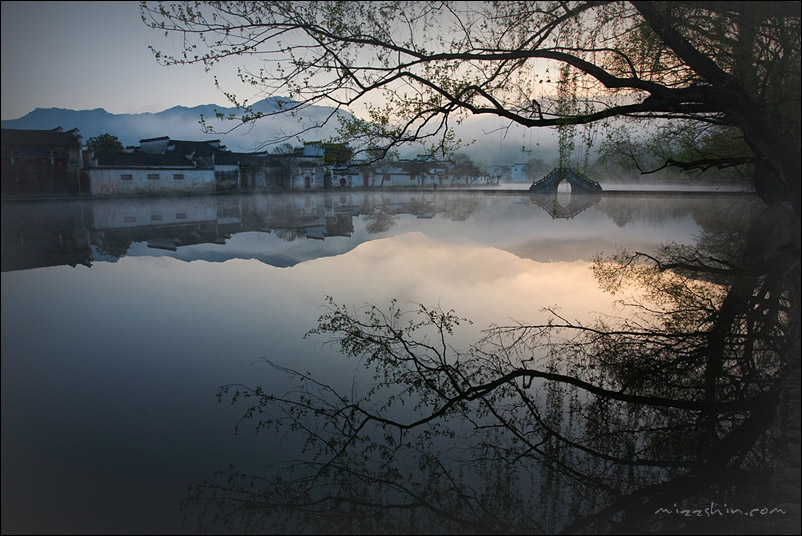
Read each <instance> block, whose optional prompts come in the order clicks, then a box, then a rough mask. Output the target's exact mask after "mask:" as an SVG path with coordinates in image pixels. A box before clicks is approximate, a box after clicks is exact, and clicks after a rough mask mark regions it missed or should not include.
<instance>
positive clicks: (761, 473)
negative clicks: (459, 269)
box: [187, 210, 800, 534]
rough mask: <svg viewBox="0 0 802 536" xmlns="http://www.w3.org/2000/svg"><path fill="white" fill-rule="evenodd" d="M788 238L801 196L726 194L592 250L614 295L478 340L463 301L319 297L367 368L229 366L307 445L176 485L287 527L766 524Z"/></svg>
mask: <svg viewBox="0 0 802 536" xmlns="http://www.w3.org/2000/svg"><path fill="white" fill-rule="evenodd" d="M799 256H800V249H799V224H798V219H797V218H796V217H795V216H792V215H786V214H785V213H783V212H782V211H767V210H758V211H756V212H749V211H733V212H730V213H729V214H728V215H727V216H726V217H723V218H718V219H715V220H714V219H712V218H711V219H710V220H708V221H707V225H706V226H705V227H704V233H703V235H702V236H700V237H699V240H698V241H697V243H696V244H693V245H678V244H666V245H665V246H664V247H662V248H661V249H660V250H658V251H656V252H654V253H642V252H634V251H625V250H622V251H619V252H618V253H616V254H614V255H611V256H605V257H598V258H597V260H596V262H595V264H594V270H595V273H596V277H597V280H598V282H599V283H600V285H601V286H602V287H603V288H604V289H606V290H607V291H609V292H612V293H615V294H618V295H620V296H621V302H620V303H621V307H622V310H621V312H620V313H619V314H618V315H616V316H600V317H599V318H597V319H596V320H595V321H591V322H581V321H578V320H574V319H572V318H570V317H567V316H563V315H562V314H561V312H560V311H559V310H558V309H550V310H549V311H548V312H549V313H550V319H549V320H548V321H546V322H543V323H540V324H516V323H513V324H511V325H508V326H496V327H492V328H491V329H490V330H489V331H488V332H487V333H486V334H485V336H484V337H483V338H482V339H481V340H479V341H478V342H477V343H475V344H473V345H471V346H468V347H463V346H460V345H459V344H453V342H452V338H451V334H452V332H453V330H454V329H456V328H457V327H458V326H459V325H461V324H462V323H464V322H466V321H467V320H466V319H461V318H460V317H459V316H457V315H456V314H455V313H454V312H453V311H449V310H443V309H441V308H439V307H430V306H419V307H418V308H416V309H415V308H412V309H411V310H410V309H409V308H408V307H407V306H403V305H399V303H398V302H397V301H395V300H393V301H391V302H390V304H389V305H387V306H384V305H380V306H371V305H369V306H365V307H363V308H356V309H355V308H354V307H353V306H352V305H350V304H345V305H342V304H338V303H336V302H335V301H333V300H329V301H328V303H327V310H326V312H325V313H324V314H323V315H322V316H321V317H320V319H319V323H318V327H317V328H316V329H313V330H312V331H311V332H310V333H309V335H310V336H313V337H320V340H322V341H326V342H329V343H332V344H334V345H337V346H338V347H339V348H340V350H341V352H342V354H343V355H344V356H348V357H350V358H353V359H356V360H358V361H359V363H360V366H361V367H365V368H367V369H368V371H369V372H370V373H372V380H373V381H372V382H368V383H367V384H366V385H360V384H357V383H354V384H352V385H351V386H350V388H349V389H347V390H340V389H337V388H336V387H334V386H333V385H332V383H331V382H329V381H328V380H327V378H325V377H324V376H321V375H319V374H315V373H314V372H300V371H297V370H294V369H292V368H288V367H285V366H280V365H278V364H273V367H274V368H275V371H276V372H277V373H281V374H284V375H286V376H287V377H288V378H289V379H290V382H291V385H292V388H291V389H290V390H289V391H284V390H279V391H277V390H265V389H263V388H261V387H258V386H255V385H242V384H235V385H226V386H224V387H222V388H221V391H220V397H221V398H223V399H229V398H231V399H232V401H233V402H238V401H240V402H241V401H243V400H244V401H245V404H246V408H247V409H246V411H245V417H244V419H246V420H247V419H248V418H253V419H254V421H255V426H256V427H257V428H261V427H267V428H274V429H275V430H276V431H277V432H287V431H293V432H295V433H297V434H299V435H300V437H301V438H302V439H303V440H304V442H305V445H306V449H305V453H306V457H305V458H304V459H302V460H298V459H297V458H296V459H295V461H293V462H291V463H288V464H287V465H286V466H282V467H280V470H279V471H278V472H277V473H274V474H272V475H271V474H267V475H265V474H259V475H251V474H246V473H240V472H232V473H230V474H227V475H223V476H221V477H220V478H219V479H214V480H211V481H206V482H202V483H199V484H198V485H197V486H196V487H195V493H194V494H193V495H192V496H190V497H189V498H188V501H187V505H188V506H189V507H190V508H196V507H197V508H199V512H200V515H201V520H202V523H206V522H210V523H211V526H212V527H214V526H215V525H214V523H215V522H216V521H219V520H225V521H227V522H230V521H232V520H237V521H238V522H242V523H244V525H245V527H247V528H251V529H253V530H264V529H265V528H266V527H270V530H272V531H276V532H291V533H292V532H299V531H300V532H321V531H325V532H342V533H370V534H373V533H386V532H393V533H417V532H423V533H431V532H445V533H462V532H470V533H481V534H488V533H498V532H500V533H518V532H522V533H530V534H531V533H577V532H579V533H586V532H587V533H600V532H615V533H627V534H636V533H637V534H643V533H650V532H671V533H673V532H688V533H694V534H698V533H733V532H735V533H754V532H764V533H771V532H772V531H775V530H777V527H778V525H777V523H778V521H777V519H780V520H781V521H782V522H787V519H783V518H782V516H783V515H784V514H788V510H784V509H783V507H785V508H788V507H789V504H786V503H783V502H782V501H785V500H786V499H785V498H783V497H785V496H787V495H786V494H785V492H784V491H782V490H781V491H779V492H778V482H777V479H776V474H777V471H776V470H777V468H778V466H779V467H780V468H781V469H782V464H783V463H788V462H787V460H786V461H785V462H784V460H783V458H782V455H781V453H782V448H778V445H777V443H776V442H777V441H780V442H782V441H787V440H788V438H789V436H787V435H785V436H783V433H784V432H783V431H778V430H777V429H776V426H777V424H776V423H777V422H778V420H777V416H778V411H780V409H781V406H780V398H781V395H782V394H783V393H784V389H787V386H786V380H787V378H788V377H789V376H790V375H792V374H794V373H796V374H797V375H798V370H799V354H800V302H799V296H800V263H799ZM785 393H786V394H787V392H785ZM786 409H787V407H786ZM796 411H797V412H798V406H797V410H796ZM797 435H798V434H797ZM796 443H797V448H798V438H797V439H796ZM790 463H793V462H790ZM797 463H798V462H797ZM797 467H798V465H797ZM780 487H781V486H780ZM791 489H793V488H791ZM796 489H797V490H798V483H797V488H796ZM220 498H224V500H222V501H221V500H220ZM716 504H717V505H718V506H717V507H716V506H715V505H716ZM678 505H679V506H678ZM727 505H729V506H727ZM700 506H701V508H705V507H706V508H708V516H706V517H705V516H697V517H702V518H703V519H688V518H689V516H684V515H677V514H679V513H680V511H681V510H683V509H695V508H699V507H700ZM764 507H766V509H767V513H765V514H763V517H762V518H759V519H745V516H744V515H743V514H740V515H737V514H732V515H730V513H729V511H728V513H727V515H726V516H725V515H724V514H722V515H721V516H718V515H716V514H715V513H714V514H713V515H712V517H711V515H710V514H709V512H710V509H711V508H712V509H713V511H714V512H715V510H716V509H718V510H719V511H724V510H727V509H728V508H729V509H732V508H735V509H736V510H738V511H740V512H743V509H746V510H747V511H750V510H751V509H753V508H754V509H757V510H762V509H763V508H764ZM768 511H771V512H772V514H769V513H768ZM796 512H798V510H797V511H796ZM770 515H774V516H775V517H774V518H772V517H770ZM791 515H793V512H792V514H791ZM206 516H210V517H206ZM752 517H754V516H752ZM794 523H796V526H797V527H798V519H797V520H793V519H791V526H793V525H794Z"/></svg>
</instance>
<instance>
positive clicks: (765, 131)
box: [142, 1, 800, 210]
mask: <svg viewBox="0 0 802 536" xmlns="http://www.w3.org/2000/svg"><path fill="white" fill-rule="evenodd" d="M142 17H143V20H144V21H145V23H147V24H149V25H150V26H151V27H153V28H155V29H158V30H160V31H164V32H166V33H168V34H169V33H170V32H173V33H177V34H178V35H180V36H182V37H183V39H184V43H185V46H184V49H183V50H182V51H180V52H179V53H178V54H176V55H167V54H165V53H164V52H163V51H154V52H155V55H156V58H157V59H158V60H159V61H161V62H163V63H165V64H188V63H200V64H203V65H205V66H206V67H207V68H209V69H211V68H212V67H213V66H214V65H215V64H216V63H218V62H220V61H223V60H227V59H228V58H231V57H237V58H240V59H241V60H243V61H245V60H246V59H247V61H249V62H251V63H249V64H248V65H246V66H244V67H243V68H242V69H241V70H240V76H241V79H242V81H244V82H246V83H247V84H250V85H252V86H253V87H255V88H257V89H258V91H259V94H260V95H263V96H276V97H283V98H285V99H287V100H286V104H285V106H283V107H282V109H281V110H279V111H277V112H275V113H300V112H302V111H303V109H304V108H305V107H307V106H309V105H313V104H327V105H332V106H333V107H334V108H333V112H332V116H331V117H334V116H335V111H336V110H339V109H347V108H350V107H353V106H354V105H356V104H361V105H362V106H364V107H365V108H366V110H367V111H366V115H365V118H364V120H363V119H357V120H355V121H353V122H351V123H349V124H346V125H344V127H345V128H344V130H343V135H344V136H345V137H346V138H348V140H349V141H352V142H354V143H356V142H357V140H359V141H361V142H362V144H363V146H365V147H366V146H368V145H370V146H374V147H375V146H383V147H385V148H390V147H393V146H396V145H398V144H399V143H403V142H407V141H411V140H429V141H432V142H433V145H434V146H435V147H440V148H441V149H445V146H446V145H448V144H449V143H451V142H452V141H453V140H452V139H451V138H449V132H450V127H451V126H453V125H454V123H455V122H457V121H459V120H461V119H462V118H464V117H466V116H468V115H493V116H497V117H500V118H502V119H505V120H508V121H510V122H514V123H518V124H521V125H524V126H527V127H560V128H562V129H563V131H564V132H566V135H567V133H569V131H570V130H571V129H573V128H574V127H575V126H578V125H587V124H591V123H594V122H597V121H603V120H607V119H610V118H616V117H618V118H627V119H633V120H647V121H654V120H658V119H662V120H668V121H670V122H675V121H685V122H688V123H690V124H697V123H701V124H706V125H716V126H719V127H722V128H729V129H731V130H734V131H737V132H738V133H739V135H740V136H741V137H742V139H743V142H744V146H745V147H744V149H745V150H744V151H743V153H739V154H731V155H727V156H730V157H732V159H733V160H734V161H740V160H743V159H744V158H747V157H748V158H749V159H750V161H753V162H757V163H759V164H760V168H761V172H760V173H756V174H755V175H754V179H753V180H754V181H755V185H756V187H757V188H758V190H759V192H760V193H761V195H763V197H764V199H765V200H766V201H768V202H773V201H776V200H786V201H791V202H792V203H793V204H794V205H795V206H796V208H797V210H798V208H799V198H800V195H799V194H800V189H799V182H800V164H799V162H800V123H799V119H800V104H799V103H800V32H799V22H800V3H799V2H766V3H762V4H758V3H755V2H727V3H718V2H692V1H683V2H646V1H636V2H620V1H619V2H596V1H588V2H556V1H555V2H550V1H546V2H517V1H512V2H395V1H383V2H361V1H360V2H347V1H346V2H317V1H314V2H306V1H290V2H226V3H225V4H220V3H217V2H178V3H172V2H170V3H155V4H153V3H150V2H143V3H142ZM255 60H259V62H256V61H255ZM224 91H225V90H224ZM226 95H227V96H228V97H229V98H230V99H231V100H232V102H234V103H235V104H237V105H243V106H244V113H243V115H242V117H241V119H242V120H243V121H245V122H249V121H254V120H258V119H260V118H261V117H263V116H264V114H262V113H256V112H254V111H253V110H251V109H249V108H248V107H247V99H243V98H242V97H238V96H237V95H235V94H234V92H233V91H226ZM379 97H381V98H379ZM566 129H568V130H566ZM563 156H565V155H563ZM687 156H689V157H690V159H689V160H681V159H679V158H674V159H672V162H671V165H675V166H680V167H685V166H689V167H697V166H698V165H699V163H698V159H697V158H695V157H694V155H687ZM706 158H707V157H705V158H703V159H702V160H704V159H706Z"/></svg>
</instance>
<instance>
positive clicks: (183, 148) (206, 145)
mask: <svg viewBox="0 0 802 536" xmlns="http://www.w3.org/2000/svg"><path fill="white" fill-rule="evenodd" d="M215 143H220V140H210V141H186V140H170V143H168V144H167V145H168V147H170V149H168V150H171V151H173V152H175V153H181V154H190V153H192V152H194V153H195V155H196V156H209V155H211V154H214V153H217V152H219V151H220V150H221V149H219V148H217V147H215V146H214V144H215Z"/></svg>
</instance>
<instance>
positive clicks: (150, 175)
mask: <svg viewBox="0 0 802 536" xmlns="http://www.w3.org/2000/svg"><path fill="white" fill-rule="evenodd" d="M148 180H149V181H157V180H159V174H158V173H148Z"/></svg>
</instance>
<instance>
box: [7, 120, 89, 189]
mask: <svg viewBox="0 0 802 536" xmlns="http://www.w3.org/2000/svg"><path fill="white" fill-rule="evenodd" d="M81 147H82V137H81V134H80V132H79V131H78V129H72V130H69V131H66V132H64V131H63V130H62V128H61V127H58V128H54V129H52V130H17V129H9V128H4V129H2V194H3V196H4V197H5V196H8V197H14V196H38V195H72V196H78V195H85V194H86V188H85V186H86V185H85V184H84V183H83V182H82V181H81V162H82V156H81V152H82V149H81Z"/></svg>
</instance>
